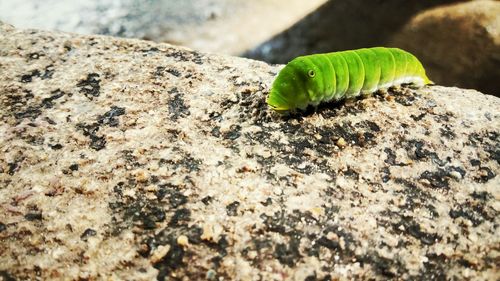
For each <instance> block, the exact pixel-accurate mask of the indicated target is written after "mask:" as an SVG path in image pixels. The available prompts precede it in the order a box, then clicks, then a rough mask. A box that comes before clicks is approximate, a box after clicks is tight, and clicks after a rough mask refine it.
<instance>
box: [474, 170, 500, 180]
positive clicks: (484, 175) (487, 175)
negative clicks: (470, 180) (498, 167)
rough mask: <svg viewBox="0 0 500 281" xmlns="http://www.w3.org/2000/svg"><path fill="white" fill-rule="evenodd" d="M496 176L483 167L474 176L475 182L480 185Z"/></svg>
mask: <svg viewBox="0 0 500 281" xmlns="http://www.w3.org/2000/svg"><path fill="white" fill-rule="evenodd" d="M495 176H496V175H495V173H493V171H492V170H491V169H490V168H488V167H485V166H481V167H480V168H479V171H478V172H477V173H476V174H475V175H474V180H475V181H477V182H479V183H486V182H488V181H489V180H491V179H492V178H494V177H495Z"/></svg>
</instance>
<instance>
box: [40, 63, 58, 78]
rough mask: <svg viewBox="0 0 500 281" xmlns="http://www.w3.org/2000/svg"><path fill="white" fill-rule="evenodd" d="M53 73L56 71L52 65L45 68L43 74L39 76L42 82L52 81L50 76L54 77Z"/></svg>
mask: <svg viewBox="0 0 500 281" xmlns="http://www.w3.org/2000/svg"><path fill="white" fill-rule="evenodd" d="M55 72H56V70H55V68H54V66H53V65H52V64H51V65H48V66H46V67H45V72H44V73H43V74H42V76H41V78H42V80H46V79H52V76H53V75H54V73H55Z"/></svg>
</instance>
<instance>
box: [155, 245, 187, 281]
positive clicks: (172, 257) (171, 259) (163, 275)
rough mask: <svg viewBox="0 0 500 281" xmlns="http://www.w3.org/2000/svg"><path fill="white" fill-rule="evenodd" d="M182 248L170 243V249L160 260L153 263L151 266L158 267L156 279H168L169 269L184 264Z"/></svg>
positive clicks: (171, 269)
mask: <svg viewBox="0 0 500 281" xmlns="http://www.w3.org/2000/svg"><path fill="white" fill-rule="evenodd" d="M184 254H185V253H184V249H183V248H182V247H181V246H179V245H177V244H174V245H171V246H170V250H169V251H168V252H167V254H166V255H165V257H163V258H162V259H161V260H160V261H158V262H157V263H155V264H153V267H154V268H156V269H158V275H157V276H156V279H157V280H170V278H169V277H168V276H169V273H170V272H171V271H174V270H176V269H177V268H180V267H182V266H184V262H183V258H184Z"/></svg>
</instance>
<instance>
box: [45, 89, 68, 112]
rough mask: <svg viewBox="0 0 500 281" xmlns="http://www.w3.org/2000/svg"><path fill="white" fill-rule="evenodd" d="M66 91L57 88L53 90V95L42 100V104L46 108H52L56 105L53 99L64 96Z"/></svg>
mask: <svg viewBox="0 0 500 281" xmlns="http://www.w3.org/2000/svg"><path fill="white" fill-rule="evenodd" d="M64 95H65V93H64V92H63V91H61V90H59V89H57V90H55V91H53V92H52V94H51V96H50V97H48V98H44V99H43V100H42V105H43V106H44V107H45V108H52V107H53V106H54V103H53V101H55V100H56V99H58V98H60V97H62V96H64Z"/></svg>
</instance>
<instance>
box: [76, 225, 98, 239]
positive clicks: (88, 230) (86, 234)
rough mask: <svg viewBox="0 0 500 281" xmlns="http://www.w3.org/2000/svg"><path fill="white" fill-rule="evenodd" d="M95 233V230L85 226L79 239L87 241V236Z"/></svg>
mask: <svg viewBox="0 0 500 281" xmlns="http://www.w3.org/2000/svg"><path fill="white" fill-rule="evenodd" d="M96 235H97V231H95V230H93V229H92V228H87V229H85V231H84V232H83V233H82V235H80V239H82V240H83V241H85V242H87V241H88V240H89V237H92V236H96Z"/></svg>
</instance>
